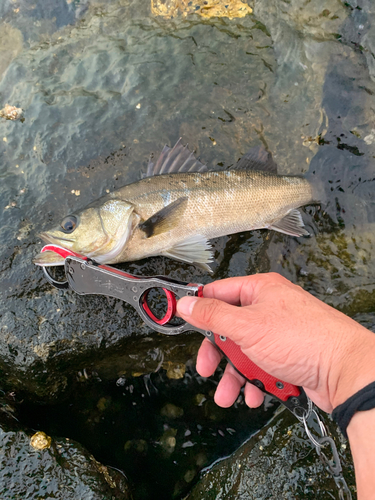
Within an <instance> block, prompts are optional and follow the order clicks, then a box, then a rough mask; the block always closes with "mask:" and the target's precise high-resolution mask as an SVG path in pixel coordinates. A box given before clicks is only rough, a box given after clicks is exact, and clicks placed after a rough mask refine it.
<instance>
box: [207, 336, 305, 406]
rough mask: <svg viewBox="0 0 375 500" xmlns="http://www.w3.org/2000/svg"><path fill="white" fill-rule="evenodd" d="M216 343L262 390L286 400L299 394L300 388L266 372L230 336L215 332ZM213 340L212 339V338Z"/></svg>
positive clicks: (239, 369)
mask: <svg viewBox="0 0 375 500" xmlns="http://www.w3.org/2000/svg"><path fill="white" fill-rule="evenodd" d="M214 337H215V342H213V344H214V345H216V346H217V347H218V348H219V349H220V351H222V353H223V354H224V355H225V357H226V358H227V359H228V361H230V363H231V364H232V365H233V366H234V367H235V368H236V370H237V371H238V372H239V373H240V374H241V375H243V376H244V377H245V378H246V379H247V380H248V381H249V382H251V383H252V384H254V385H256V386H257V387H259V388H260V389H262V391H265V392H268V393H269V394H272V395H273V396H276V397H277V398H279V399H281V401H286V400H287V399H289V398H290V397H292V396H296V397H297V396H299V395H300V394H301V391H300V389H299V388H298V387H297V386H295V385H292V384H288V383H287V382H283V381H282V380H280V379H278V378H276V377H273V376H272V375H270V374H269V373H267V372H265V371H264V370H262V369H261V368H259V366H257V365H256V364H255V363H253V362H252V361H251V360H250V359H249V358H248V357H247V356H246V354H244V353H243V352H242V350H241V348H240V347H239V346H238V345H237V344H236V343H235V342H233V340H231V339H229V338H228V337H221V336H219V335H218V334H217V333H214ZM210 340H211V339H210Z"/></svg>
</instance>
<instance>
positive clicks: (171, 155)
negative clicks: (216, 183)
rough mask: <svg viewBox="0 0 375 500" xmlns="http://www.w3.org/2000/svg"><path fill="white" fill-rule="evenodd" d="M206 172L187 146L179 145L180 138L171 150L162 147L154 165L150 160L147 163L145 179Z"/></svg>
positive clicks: (204, 167)
mask: <svg viewBox="0 0 375 500" xmlns="http://www.w3.org/2000/svg"><path fill="white" fill-rule="evenodd" d="M207 170H208V169H207V166H206V165H203V163H201V162H200V161H199V160H197V158H196V157H195V156H194V154H193V153H192V152H191V151H189V149H188V147H187V145H186V146H183V145H182V144H181V138H180V139H179V140H178V141H177V142H176V144H175V145H174V147H173V148H172V149H171V148H170V147H168V146H164V148H163V151H162V152H161V153H160V156H159V158H158V159H157V161H156V163H155V164H154V163H152V162H151V160H150V161H149V164H148V167H147V173H146V177H152V176H154V175H162V174H177V173H181V172H205V171H207Z"/></svg>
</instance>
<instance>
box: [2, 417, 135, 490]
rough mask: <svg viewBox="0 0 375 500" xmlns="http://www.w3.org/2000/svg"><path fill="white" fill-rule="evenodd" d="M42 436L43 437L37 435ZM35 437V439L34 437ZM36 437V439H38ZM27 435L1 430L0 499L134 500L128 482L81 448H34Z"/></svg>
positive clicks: (58, 442)
mask: <svg viewBox="0 0 375 500" xmlns="http://www.w3.org/2000/svg"><path fill="white" fill-rule="evenodd" d="M37 434H39V437H40V435H42V434H44V433H37ZM35 436H36V435H35ZM35 436H33V438H35ZM33 438H32V440H33V444H31V443H30V437H29V436H28V435H27V434H26V433H25V432H24V431H16V432H15V431H7V430H5V428H2V427H0V449H1V453H0V497H1V499H2V500H14V499H15V498H19V499H21V498H30V499H36V498H38V500H44V499H45V500H47V499H50V498H59V499H64V500H77V499H80V500H113V499H116V500H117V499H118V500H131V499H132V495H131V493H130V490H129V487H128V484H127V480H126V478H125V477H124V476H123V475H122V474H121V473H119V472H117V471H115V470H113V469H111V468H109V467H106V466H104V465H102V464H101V463H99V462H97V461H96V460H95V458H94V457H93V456H92V455H90V454H89V453H88V452H87V451H86V450H85V449H84V448H83V447H82V446H81V445H79V444H78V443H76V442H74V441H71V440H69V439H63V438H54V439H53V440H52V442H51V438H49V446H47V447H45V446H43V447H40V446H35V439H33Z"/></svg>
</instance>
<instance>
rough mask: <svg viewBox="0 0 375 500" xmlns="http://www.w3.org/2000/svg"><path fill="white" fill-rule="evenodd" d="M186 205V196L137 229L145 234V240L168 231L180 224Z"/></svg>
mask: <svg viewBox="0 0 375 500" xmlns="http://www.w3.org/2000/svg"><path fill="white" fill-rule="evenodd" d="M187 204H188V198H187V197H186V196H184V197H182V198H178V199H177V200H175V201H173V202H172V203H170V204H169V205H167V206H166V207H163V208H162V209H161V210H159V211H158V212H156V213H155V214H154V215H151V217H149V218H148V219H147V220H146V221H145V222H142V223H141V224H139V229H141V231H143V232H144V233H145V234H146V237H147V238H150V237H151V236H156V235H158V234H162V233H165V232H167V231H170V230H171V229H173V228H174V227H176V226H177V225H178V224H179V223H180V219H181V216H182V215H183V213H184V212H185V210H186V207H187Z"/></svg>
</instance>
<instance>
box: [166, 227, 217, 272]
mask: <svg viewBox="0 0 375 500" xmlns="http://www.w3.org/2000/svg"><path fill="white" fill-rule="evenodd" d="M162 255H165V256H166V257H171V258H172V259H175V260H179V261H181V262H187V263H188V264H194V265H195V266H197V267H200V268H201V269H203V270H205V271H208V272H209V273H212V272H213V271H212V269H211V267H210V266H209V265H208V263H209V262H213V255H212V252H211V245H210V243H209V242H208V240H207V238H206V237H205V236H202V235H196V236H192V237H190V238H187V239H186V240H184V241H182V242H181V243H178V244H177V245H175V246H174V247H172V248H169V249H168V250H166V251H165V252H163V253H162Z"/></svg>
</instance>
